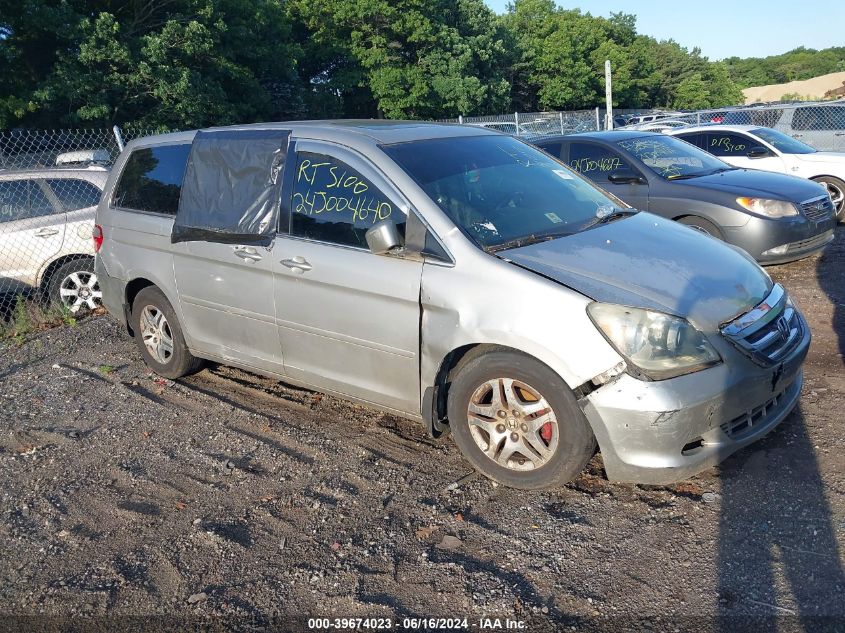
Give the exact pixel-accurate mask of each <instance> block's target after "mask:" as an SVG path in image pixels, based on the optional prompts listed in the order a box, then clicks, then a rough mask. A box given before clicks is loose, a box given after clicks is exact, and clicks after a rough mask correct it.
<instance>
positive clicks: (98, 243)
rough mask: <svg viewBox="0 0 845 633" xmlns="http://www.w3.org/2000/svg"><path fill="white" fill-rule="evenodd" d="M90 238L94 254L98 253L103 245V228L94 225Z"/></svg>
mask: <svg viewBox="0 0 845 633" xmlns="http://www.w3.org/2000/svg"><path fill="white" fill-rule="evenodd" d="M91 237H92V238H94V252H95V253H99V252H100V247H102V245H103V227H102V226H100V225H99V224H95V225H94V230H93V231H91Z"/></svg>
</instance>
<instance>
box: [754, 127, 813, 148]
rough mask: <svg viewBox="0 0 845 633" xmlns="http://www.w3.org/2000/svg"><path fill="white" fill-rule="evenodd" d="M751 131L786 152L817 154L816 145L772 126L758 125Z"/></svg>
mask: <svg viewBox="0 0 845 633" xmlns="http://www.w3.org/2000/svg"><path fill="white" fill-rule="evenodd" d="M751 133H752V134H756V135H757V136H759V137H760V138H761V139H763V140H764V141H766V142H767V143H768V144H769V145H771V146H772V147H774V148H775V149H776V150H778V151H781V152H783V153H784V154H815V153H816V151H817V150H816V148H815V147H810V146H809V145H807V144H806V143H802V142H801V141H798V140H796V139H794V138H792V137H791V136H787V135H786V134H784V133H783V132H778V131H777V130H773V129H771V128H767V127H758V128H757V129H755V130H751Z"/></svg>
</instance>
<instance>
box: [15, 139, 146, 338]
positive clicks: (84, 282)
mask: <svg viewBox="0 0 845 633" xmlns="http://www.w3.org/2000/svg"><path fill="white" fill-rule="evenodd" d="M151 133H154V131H152V130H140V129H134V130H133V129H130V130H120V129H118V128H117V127H115V128H113V129H111V130H109V129H89V130H11V131H2V132H0V330H4V331H5V330H8V329H9V328H13V327H18V328H20V327H21V321H26V322H27V324H31V323H32V322H33V321H37V319H36V318H35V316H34V314H35V313H36V312H38V313H39V314H42V315H43V314H46V313H51V314H53V315H57V316H61V315H65V316H75V315H77V314H79V313H81V312H85V311H88V310H93V309H95V308H96V307H97V306H98V305H99V303H100V298H101V296H102V295H101V292H100V288H99V285H98V283H97V278H96V276H95V275H94V268H93V261H94V243H93V239H92V231H93V229H94V213H95V209H96V206H97V203H98V202H99V200H100V195H101V193H102V191H103V188H104V187H105V184H106V179H107V178H108V174H109V169H110V168H111V165H112V164H113V163H114V161H115V160H116V159H117V157H118V155H119V154H120V151H121V149H122V148H123V144H124V143H126V142H128V141H129V140H130V139H131V138H134V137H137V136H144V135H147V134H151ZM27 299H36V300H37V301H36V302H32V301H27ZM35 306H37V307H38V310H36V309H35ZM15 321H17V324H15V323H14V322H15Z"/></svg>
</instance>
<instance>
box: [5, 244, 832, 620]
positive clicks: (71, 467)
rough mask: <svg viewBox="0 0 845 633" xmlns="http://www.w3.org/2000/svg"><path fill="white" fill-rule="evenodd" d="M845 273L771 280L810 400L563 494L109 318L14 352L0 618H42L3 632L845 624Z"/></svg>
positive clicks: (388, 419) (594, 473)
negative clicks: (754, 435) (620, 478)
mask: <svg viewBox="0 0 845 633" xmlns="http://www.w3.org/2000/svg"><path fill="white" fill-rule="evenodd" d="M844 263H845V229H842V228H840V229H839V230H838V232H837V240H836V242H835V243H834V244H833V245H832V246H831V247H830V248H829V249H828V251H827V253H826V254H825V255H824V256H823V257H816V258H811V259H808V260H804V261H802V262H798V263H795V264H791V265H788V266H781V267H777V268H774V269H770V272H771V274H772V276H773V277H774V278H775V279H777V280H779V281H781V282H783V283H784V285H785V286H786V287H787V288H788V289H789V290H790V292H791V293H792V295H793V296H794V297H795V300H796V302H797V303H798V305H799V306H800V307H801V308H802V309H803V311H804V313H805V314H806V315H807V317H808V319H809V320H810V323H811V326H812V329H813V334H814V342H813V346H812V349H811V352H810V356H809V359H808V361H807V364H806V384H805V388H804V393H803V395H802V400H801V405H800V408H799V409H798V410H796V411H795V412H794V413H793V414H792V415H791V416H790V417H789V418H788V419H787V420H786V421H785V422H784V423H783V424H782V425H781V426H780V427H779V428H778V429H777V430H775V431H774V432H773V433H772V434H770V435H769V436H768V437H767V438H765V439H763V440H762V441H760V442H758V443H756V444H754V445H752V446H751V447H749V448H748V449H746V450H744V451H741V452H740V453H738V454H736V455H734V456H733V457H731V458H730V459H728V460H727V461H726V462H724V464H723V465H722V466H721V467H720V468H718V469H714V470H711V471H708V472H706V473H703V474H702V475H700V476H698V477H696V478H694V479H692V480H690V481H687V482H683V483H681V484H677V485H674V486H668V487H647V486H631V485H617V484H610V483H609V482H607V481H606V480H605V479H604V477H603V475H602V468H601V460H600V458H598V457H597V458H596V459H595V460H593V462H591V464H590V466H589V468H588V470H587V471H585V473H584V474H583V475H582V476H581V477H579V478H578V479H577V480H576V481H575V482H573V483H572V484H570V485H569V486H566V487H564V488H562V489H560V490H555V491H552V492H544V493H526V492H520V491H515V490H510V489H506V488H503V487H501V486H495V485H493V484H492V483H491V482H489V481H487V480H485V479H483V478H481V477H476V476H472V472H471V470H470V469H469V468H468V466H467V465H466V463H465V462H464V461H463V460H462V459H461V457H460V454H459V453H458V451H457V449H456V448H455V447H454V445H453V444H452V442H451V441H450V440H448V439H447V440H445V441H433V440H431V439H430V438H428V437H427V436H426V435H425V433H424V431H423V430H422V428H420V426H418V425H416V424H414V423H411V422H408V421H406V420H402V419H399V418H394V417H392V416H388V415H384V414H382V413H379V412H376V411H373V410H370V409H367V408H365V407H360V406H356V405H351V404H348V403H345V402H341V401H339V400H336V399H334V398H330V397H327V396H321V395H320V394H315V393H313V392H310V391H305V390H299V389H294V388H292V387H289V386H286V385H284V384H282V383H279V382H276V381H273V380H269V379H266V378H262V377H258V376H253V375H250V374H248V373H245V372H242V371H239V370H235V369H231V368H228V367H224V366H211V367H209V368H208V369H206V370H204V371H203V372H201V373H199V374H197V375H196V376H192V377H189V378H186V379H184V380H180V381H176V382H172V381H161V380H160V379H156V378H155V377H153V376H151V375H150V374H149V372H148V371H147V369H146V368H145V367H144V365H143V363H142V361H141V359H140V357H139V355H138V353H137V351H136V350H135V347H134V344H133V342H132V341H131V340H130V339H128V338H127V337H126V336H125V334H124V333H123V332H122V331H121V329H120V327H119V326H118V325H117V324H116V323H115V322H114V321H112V320H111V319H110V318H108V317H98V318H92V319H87V320H85V321H82V322H80V323H78V324H76V325H75V326H63V327H60V328H57V329H53V330H50V331H47V332H41V333H38V334H36V335H34V336H32V337H30V338H29V339H28V340H27V341H26V342H25V343H24V344H23V345H20V346H19V345H9V346H6V347H4V348H3V349H2V354H0V552H2V555H0V578H2V579H3V580H2V581H0V603H2V605H3V607H2V609H0V610H2V611H3V612H5V613H6V614H9V615H10V616H18V617H19V618H23V619H17V620H15V619H6V620H5V621H4V622H3V624H0V630H3V629H4V627H5V629H6V630H11V629H9V627H10V626H14V627H15V628H16V629H17V630H26V629H27V627H28V626H29V625H30V624H32V623H33V622H38V621H41V620H31V619H26V617H27V616H39V617H41V618H43V617H44V616H56V617H68V616H74V617H78V616H86V619H82V620H79V621H77V624H78V625H79V626H82V625H84V624H86V623H87V625H89V626H91V627H96V626H101V627H103V630H108V629H109V626H110V625H109V623H110V622H111V623H113V622H115V620H109V619H108V618H116V617H119V616H133V617H135V616H145V617H147V618H157V619H150V620H146V622H147V623H148V624H149V623H151V622H152V623H154V625H155V626H156V627H158V628H159V629H160V630H165V629H167V628H168V626H175V627H177V628H178V627H180V626H182V625H184V624H185V623H186V622H191V623H197V622H199V623H206V624H209V623H215V622H217V623H219V622H226V623H227V624H226V628H227V629H239V628H243V629H247V628H249V626H252V625H255V626H259V627H260V626H271V625H272V624H273V623H278V622H280V621H282V620H281V618H291V617H302V616H307V615H312V616H319V617H330V618H333V617H378V616H381V617H391V618H394V620H397V619H398V620H399V621H400V622H401V619H402V618H403V617H412V616H417V617H418V616H444V617H448V616H461V617H467V618H469V623H475V624H476V625H477V624H478V621H479V619H480V618H483V617H489V618H495V617H499V618H513V619H518V620H522V621H524V622H526V623H528V625H529V628H531V630H544V629H545V630H553V629H559V628H561V627H569V626H575V627H576V628H578V629H580V630H590V629H602V628H612V627H614V626H618V627H619V628H622V627H623V626H629V627H630V626H632V624H631V623H632V622H634V621H635V620H636V621H638V622H639V624H643V620H642V619H643V618H646V619H649V622H648V623H649V624H650V626H651V628H652V629H654V630H664V629H665V627H664V626H662V625H661V624H660V623H661V622H662V623H664V624H665V625H666V626H670V625H671V629H669V630H674V629H678V630H696V631H700V630H724V631H728V630H731V631H734V630H741V629H742V627H743V626H744V625H745V624H747V625H748V627H750V628H751V629H754V628H759V627H761V626H768V627H770V628H771V627H773V626H774V623H772V622H770V620H771V619H773V618H779V619H780V620H781V622H780V623H779V626H781V627H782V628H783V629H784V630H791V628H790V627H798V628H801V627H803V628H806V630H814V628H821V627H823V626H828V627H836V626H839V627H843V626H845V624H843V622H845V620H843V616H845V599H843V597H845V579H844V577H843V571H842V570H843V556H842V552H843V539H845V457H844V456H843V451H842V449H841V441H842V440H841V435H842V422H843V413H842V411H843V408H842V401H843V396H845V377H843V371H842V370H843V361H842V358H843V356H842V355H843V353H845V266H843V264H844ZM103 368H108V370H104V369H103ZM227 618H230V619H227ZM702 618H705V619H702ZM80 623H81V624H80ZM209 625H210V624H209ZM112 628H113V627H112ZM475 628H476V629H479V627H478V626H476V627H475ZM634 628H641V627H640V626H635V627H634ZM479 630H480V629H479ZM830 630H835V629H833V628H831V629H830Z"/></svg>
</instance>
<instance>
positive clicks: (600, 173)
mask: <svg viewBox="0 0 845 633" xmlns="http://www.w3.org/2000/svg"><path fill="white" fill-rule="evenodd" d="M534 143H535V145H537V146H538V147H540V148H542V149H543V150H545V151H546V152H548V153H549V154H551V155H552V156H554V157H555V158H559V159H561V160H562V161H563V162H565V163H566V164H567V165H569V166H570V167H571V168H572V169H573V170H575V171H576V172H578V173H579V174H581V175H583V176H586V177H587V178H589V179H590V180H592V181H593V182H594V183H596V184H597V185H599V186H601V187H603V188H604V189H606V190H608V191H610V192H611V193H613V194H615V195H616V196H617V197H618V198H621V199H622V200H623V201H625V202H626V203H628V204H629V205H631V206H632V207H635V208H637V209H641V210H644V211H650V212H651V213H655V214H657V215H661V216H663V217H666V218H670V219H672V220H677V221H678V222H681V223H682V224H686V225H688V226H690V227H692V228H695V229H698V230H699V231H703V232H705V233H708V234H710V235H712V236H714V237H717V238H719V239H721V240H724V241H725V242H728V243H730V244H734V245H736V246H739V247H741V248H743V249H745V250H746V251H748V252H749V253H750V254H751V255H752V256H753V257H754V258H755V259H756V260H757V261H758V262H760V263H762V264H779V263H783V262H788V261H793V260H796V259H800V258H802V257H806V256H808V255H811V254H813V253H816V252H818V251H820V250H821V249H823V248H824V247H825V246H826V245H827V244H828V243H830V241H831V240H833V229H834V226H835V224H836V220H835V215H834V209H833V204H832V203H831V201H830V196H829V195H828V193H827V190H826V189H825V188H824V187H822V186H821V185H819V184H816V183H814V182H811V181H808V180H806V179H804V178H798V177H795V176H788V175H785V174H775V173H767V172H762V171H757V170H753V169H739V168H736V167H733V166H731V165H728V164H727V163H725V162H723V161H721V160H719V159H717V158H715V157H714V156H712V155H710V154H708V153H707V152H705V151H703V150H701V149H699V148H698V147H695V146H694V145H692V144H690V143H686V142H684V141H682V140H680V139H677V138H673V137H670V136H666V135H663V134H656V133H647V132H641V131H621V130H620V131H611V132H591V133H586V134H572V135H568V136H557V137H548V138H544V139H539V140H537V141H535V142H534Z"/></svg>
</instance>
